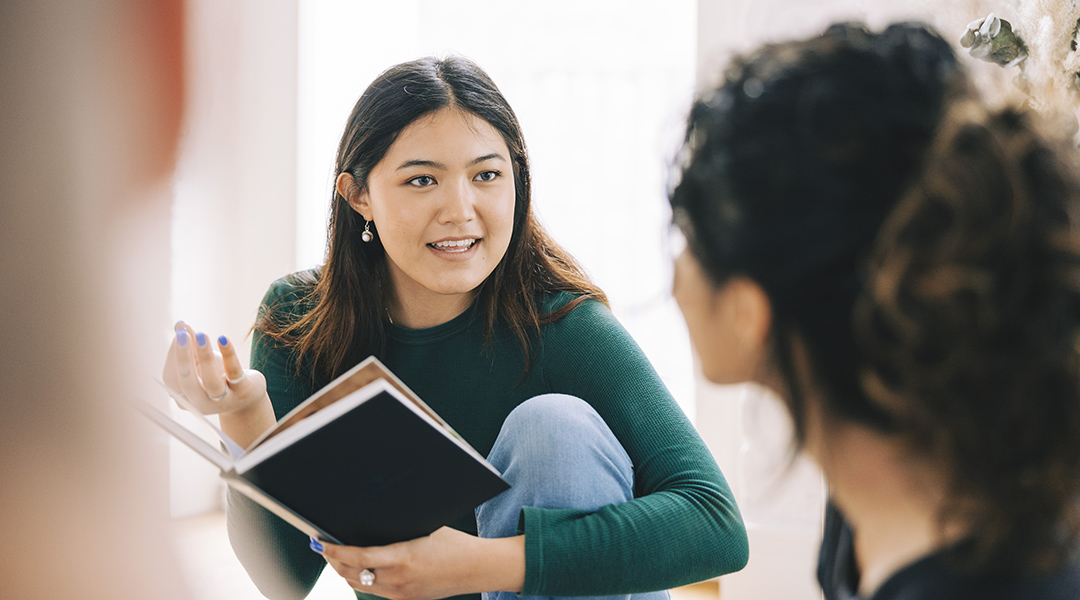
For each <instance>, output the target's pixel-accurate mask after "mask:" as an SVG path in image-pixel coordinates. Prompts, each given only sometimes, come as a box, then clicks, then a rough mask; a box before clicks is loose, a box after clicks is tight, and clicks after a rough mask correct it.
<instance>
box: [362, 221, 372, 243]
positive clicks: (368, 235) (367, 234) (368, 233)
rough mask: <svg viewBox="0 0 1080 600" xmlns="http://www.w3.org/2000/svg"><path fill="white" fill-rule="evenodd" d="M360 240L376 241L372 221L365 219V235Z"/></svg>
mask: <svg viewBox="0 0 1080 600" xmlns="http://www.w3.org/2000/svg"><path fill="white" fill-rule="evenodd" d="M360 239H362V240H364V241H365V242H370V241H371V240H373V239H375V234H374V233H371V221H368V220H367V219H364V233H361V234H360Z"/></svg>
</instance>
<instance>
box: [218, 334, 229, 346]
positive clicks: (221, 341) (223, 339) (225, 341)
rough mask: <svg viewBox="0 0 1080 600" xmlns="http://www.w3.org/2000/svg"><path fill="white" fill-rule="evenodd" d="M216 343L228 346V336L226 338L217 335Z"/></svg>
mask: <svg viewBox="0 0 1080 600" xmlns="http://www.w3.org/2000/svg"><path fill="white" fill-rule="evenodd" d="M217 343H218V344H219V345H221V346H222V347H225V346H228V345H229V338H227V337H225V336H221V337H219V338H218V339H217Z"/></svg>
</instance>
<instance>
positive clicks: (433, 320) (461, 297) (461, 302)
mask: <svg viewBox="0 0 1080 600" xmlns="http://www.w3.org/2000/svg"><path fill="white" fill-rule="evenodd" d="M473 298H475V295H474V294H454V295H439V294H424V295H419V294H398V295H397V297H396V298H394V299H393V300H391V302H390V305H389V306H388V307H387V313H388V314H387V315H386V316H387V317H388V318H389V319H390V322H391V323H393V324H394V325H398V326H401V327H406V328H408V329H427V328H429V327H435V326H436V325H442V324H443V323H446V322H447V321H450V320H452V319H453V318H454V317H457V316H458V315H460V314H461V313H463V312H465V311H466V310H468V308H469V306H470V305H471V304H472V301H473Z"/></svg>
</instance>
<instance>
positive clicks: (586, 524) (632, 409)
mask: <svg viewBox="0 0 1080 600" xmlns="http://www.w3.org/2000/svg"><path fill="white" fill-rule="evenodd" d="M543 344H544V345H543V348H542V352H543V369H544V378H545V380H547V382H548V385H549V386H550V388H551V389H552V390H553V391H556V392H562V393H568V394H572V395H575V396H577V397H579V398H582V399H583V400H585V401H587V402H589V403H590V404H591V405H592V406H593V407H594V408H595V409H596V411H597V412H598V413H599V414H600V415H601V416H602V417H603V418H604V420H605V421H606V422H607V424H608V426H609V427H610V428H611V430H612V432H613V433H614V434H615V436H616V437H617V438H618V439H619V441H620V443H622V445H623V447H624V449H625V450H626V452H627V454H628V455H629V456H630V459H631V461H632V462H633V465H634V499H633V500H631V501H630V502H627V503H624V504H619V505H608V506H604V507H602V508H600V509H599V510H597V511H595V512H589V511H581V510H571V509H559V510H552V509H538V508H532V507H526V508H524V509H523V510H522V522H523V529H524V533H525V554H526V559H525V564H526V569H525V586H524V590H523V592H522V595H527V596H531V595H542V596H565V595H609V594H626V593H637V592H645V591H652V590H659V589H667V588H671V587H677V586H680V585H686V584H689V583H693V582H696V581H702V580H704V579H708V578H710V577H715V576H718V575H722V574H725V573H730V572H733V571H737V570H739V569H741V568H742V567H743V566H745V564H746V562H747V560H748V558H749V546H748V541H747V537H746V530H745V528H744V526H743V523H742V517H741V516H740V514H739V510H738V507H737V506H736V504H735V499H734V496H733V494H732V493H731V490H730V488H729V487H728V485H727V482H726V481H725V480H724V477H723V475H722V474H721V473H720V469H719V467H718V466H717V464H716V461H715V460H714V459H713V457H712V455H711V453H710V452H709V450H708V448H707V447H706V446H705V444H704V442H703V441H702V439H701V437H700V436H699V435H698V433H697V431H696V430H695V429H694V428H693V426H692V425H691V423H690V422H689V420H688V419H687V418H686V416H685V414H684V413H683V412H682V409H681V408H679V406H678V404H676V402H675V400H674V398H672V396H671V394H670V393H669V392H668V391H667V388H666V387H665V386H664V384H663V383H662V382H661V380H660V377H659V376H658V375H657V373H656V372H655V370H654V369H653V368H652V365H651V364H650V363H649V361H648V359H647V358H646V357H645V355H644V353H643V352H642V351H641V350H640V348H638V346H637V344H636V343H635V342H634V341H633V339H632V338H631V337H630V335H629V334H628V333H627V332H626V331H625V330H624V329H623V328H622V326H621V325H620V324H619V323H618V321H617V320H616V319H615V317H614V316H613V315H612V314H611V312H610V311H609V310H608V309H607V308H606V307H604V306H603V305H601V304H599V303H597V302H593V301H587V302H585V303H583V304H582V305H581V306H579V307H578V308H576V309H575V310H574V311H573V312H571V313H570V314H569V315H567V316H566V317H565V318H563V319H562V320H561V321H559V322H557V323H555V324H553V326H552V328H551V330H550V331H549V333H548V334H546V335H545V336H544V342H543Z"/></svg>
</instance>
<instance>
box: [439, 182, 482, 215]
mask: <svg viewBox="0 0 1080 600" xmlns="http://www.w3.org/2000/svg"><path fill="white" fill-rule="evenodd" d="M469 184H470V182H469V181H463V182H458V183H457V184H455V185H450V186H447V187H446V188H444V189H445V190H446V193H445V194H444V196H443V201H442V206H441V207H440V208H439V222H440V223H451V224H454V225H461V224H463V223H467V222H469V221H471V220H472V219H473V217H474V216H475V214H476V211H475V209H474V206H473V204H474V201H475V199H476V198H475V192H474V190H473V189H472V186H471V185H469Z"/></svg>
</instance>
